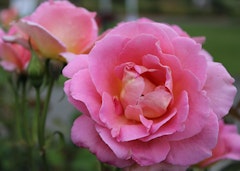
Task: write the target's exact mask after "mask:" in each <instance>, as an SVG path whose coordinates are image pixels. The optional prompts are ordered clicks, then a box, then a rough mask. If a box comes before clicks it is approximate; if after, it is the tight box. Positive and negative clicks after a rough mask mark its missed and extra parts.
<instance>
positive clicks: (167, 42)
mask: <svg viewBox="0 0 240 171" xmlns="http://www.w3.org/2000/svg"><path fill="white" fill-rule="evenodd" d="M109 34H110V35H121V36H124V37H128V38H134V37H136V36H139V35H141V34H142V35H147V34H148V35H152V36H153V37H155V38H156V39H158V41H159V42H163V43H160V47H161V49H163V51H164V52H165V53H172V52H173V47H172V45H171V39H173V38H174V37H176V36H177V34H176V32H175V31H174V30H173V29H172V28H171V27H170V26H168V25H166V24H162V23H155V22H139V21H133V22H128V23H122V24H119V26H118V27H116V28H114V29H113V30H112V31H111V32H110V33H109ZM142 45H146V44H142ZM145 48H146V46H145ZM143 49H144V48H143Z"/></svg>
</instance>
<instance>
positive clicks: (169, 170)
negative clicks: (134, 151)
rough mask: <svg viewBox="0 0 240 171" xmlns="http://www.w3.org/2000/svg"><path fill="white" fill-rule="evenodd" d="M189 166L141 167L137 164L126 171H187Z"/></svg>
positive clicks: (163, 164) (164, 164)
mask: <svg viewBox="0 0 240 171" xmlns="http://www.w3.org/2000/svg"><path fill="white" fill-rule="evenodd" d="M187 168H188V166H177V165H171V164H168V163H164V162H161V163H158V164H154V165H150V166H139V165H137V164H135V165H132V166H130V167H127V168H124V171H186V170H187Z"/></svg>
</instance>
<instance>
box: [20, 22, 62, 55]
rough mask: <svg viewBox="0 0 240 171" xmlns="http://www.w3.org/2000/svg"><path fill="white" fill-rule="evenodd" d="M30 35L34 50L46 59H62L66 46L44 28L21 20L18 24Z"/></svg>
mask: <svg viewBox="0 0 240 171" xmlns="http://www.w3.org/2000/svg"><path fill="white" fill-rule="evenodd" d="M17 26H18V27H20V28H21V29H22V30H23V31H24V32H25V33H27V34H28V35H29V38H30V41H31V43H32V46H33V48H34V50H36V51H38V52H39V53H40V54H41V55H42V56H44V57H46V58H56V59H58V58H60V57H59V53H61V52H65V51H66V47H65V45H64V44H63V43H62V42H61V41H59V40H58V39H57V38H56V37H54V36H53V35H52V34H51V33H50V32H48V31H47V30H46V29H45V28H43V27H42V26H40V25H38V24H36V23H33V22H31V21H26V20H20V21H19V22H18V23H17Z"/></svg>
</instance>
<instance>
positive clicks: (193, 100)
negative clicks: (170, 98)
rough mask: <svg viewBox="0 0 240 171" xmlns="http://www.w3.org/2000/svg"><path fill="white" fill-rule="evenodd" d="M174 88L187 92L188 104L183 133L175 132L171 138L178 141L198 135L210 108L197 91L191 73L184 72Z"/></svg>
mask: <svg viewBox="0 0 240 171" xmlns="http://www.w3.org/2000/svg"><path fill="white" fill-rule="evenodd" d="M175 86H176V88H177V89H178V86H180V87H181V88H179V89H180V90H184V91H185V92H187V96H188V103H189V113H188V118H187V120H186V122H184V125H185V129H184V131H182V132H176V133H175V134H173V136H172V137H171V138H172V139H173V140H179V139H184V138H188V137H191V136H193V135H196V134H197V133H199V132H200V131H201V130H202V129H203V128H204V126H205V123H206V120H207V118H208V117H209V115H210V113H211V108H210V105H209V100H208V98H207V97H206V93H205V92H204V91H201V90H198V89H199V82H198V80H197V79H196V78H195V77H194V76H193V74H192V73H191V72H189V71H185V72H184V75H183V77H182V79H180V80H179V81H178V84H175ZM180 109H181V108H180Z"/></svg>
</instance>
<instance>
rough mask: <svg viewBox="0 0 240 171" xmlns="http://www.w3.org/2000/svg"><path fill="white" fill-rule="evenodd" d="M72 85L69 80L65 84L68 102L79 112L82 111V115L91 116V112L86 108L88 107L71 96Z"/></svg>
mask: <svg viewBox="0 0 240 171" xmlns="http://www.w3.org/2000/svg"><path fill="white" fill-rule="evenodd" d="M70 85H71V80H67V81H65V83H64V92H65V94H66V95H67V97H68V101H69V102H70V103H71V104H72V105H73V106H74V107H75V108H76V109H77V110H79V111H81V112H82V113H84V114H85V115H89V111H88V109H87V107H86V105H85V104H84V103H83V102H81V101H79V100H75V99H74V98H73V97H72V96H71V91H70Z"/></svg>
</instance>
